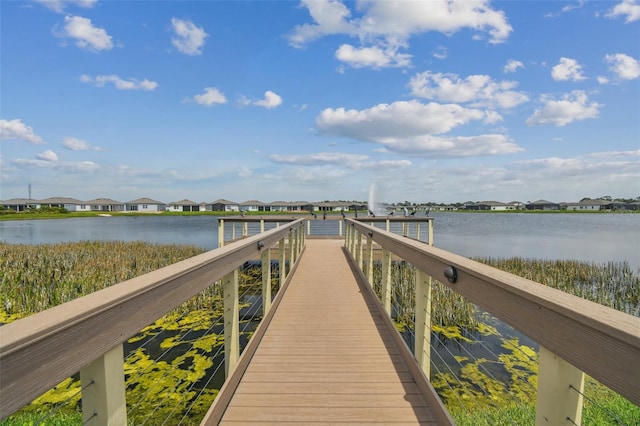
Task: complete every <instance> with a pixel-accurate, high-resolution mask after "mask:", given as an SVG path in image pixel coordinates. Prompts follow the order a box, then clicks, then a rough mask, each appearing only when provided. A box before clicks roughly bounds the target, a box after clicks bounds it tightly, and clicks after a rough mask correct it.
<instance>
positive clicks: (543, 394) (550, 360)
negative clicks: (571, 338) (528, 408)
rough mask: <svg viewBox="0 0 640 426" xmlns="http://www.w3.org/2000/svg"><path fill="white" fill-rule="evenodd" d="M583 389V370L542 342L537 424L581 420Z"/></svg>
mask: <svg viewBox="0 0 640 426" xmlns="http://www.w3.org/2000/svg"><path fill="white" fill-rule="evenodd" d="M572 388H574V389H572ZM583 393H584V373H583V372H582V371H580V370H579V369H577V368H576V367H574V366H573V365H571V364H569V363H568V362H566V361H565V360H563V359H562V358H560V357H559V356H558V355H556V354H554V353H553V352H551V351H550V350H548V349H546V348H544V347H542V346H540V352H539V354H538V399H537V401H536V426H542V425H569V424H577V425H579V424H582V402H583V398H582V394H583ZM569 420H570V421H569Z"/></svg>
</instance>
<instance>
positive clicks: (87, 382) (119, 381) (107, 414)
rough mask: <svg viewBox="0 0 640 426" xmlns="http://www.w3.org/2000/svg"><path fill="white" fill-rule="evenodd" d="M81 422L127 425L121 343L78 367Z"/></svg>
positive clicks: (87, 423) (100, 425) (102, 424)
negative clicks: (89, 362) (82, 366)
mask: <svg viewBox="0 0 640 426" xmlns="http://www.w3.org/2000/svg"><path fill="white" fill-rule="evenodd" d="M80 382H81V387H82V424H85V425H91V426H106V425H126V424H127V403H126V399H125V387H124V355H123V349H122V344H120V345H118V346H116V347H115V348H113V349H111V350H110V351H108V352H106V353H105V354H103V355H102V356H101V357H99V358H98V359H96V360H95V361H93V362H92V363H91V364H89V365H87V366H85V367H84V368H82V369H80Z"/></svg>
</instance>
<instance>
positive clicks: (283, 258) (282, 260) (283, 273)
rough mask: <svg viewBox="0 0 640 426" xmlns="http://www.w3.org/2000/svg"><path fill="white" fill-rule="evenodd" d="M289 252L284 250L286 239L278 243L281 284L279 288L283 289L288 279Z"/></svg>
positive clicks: (279, 283)
mask: <svg viewBox="0 0 640 426" xmlns="http://www.w3.org/2000/svg"><path fill="white" fill-rule="evenodd" d="M286 262H287V252H286V250H285V248H284V238H282V239H281V240H280V241H278V266H279V273H278V275H279V277H280V279H279V282H278V288H279V289H280V288H282V285H283V284H284V280H285V279H286V278H287V263H286Z"/></svg>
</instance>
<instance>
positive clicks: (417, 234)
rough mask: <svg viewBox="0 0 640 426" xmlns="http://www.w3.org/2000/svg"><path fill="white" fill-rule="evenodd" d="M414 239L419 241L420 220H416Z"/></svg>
mask: <svg viewBox="0 0 640 426" xmlns="http://www.w3.org/2000/svg"><path fill="white" fill-rule="evenodd" d="M416 240H418V241H420V222H416Z"/></svg>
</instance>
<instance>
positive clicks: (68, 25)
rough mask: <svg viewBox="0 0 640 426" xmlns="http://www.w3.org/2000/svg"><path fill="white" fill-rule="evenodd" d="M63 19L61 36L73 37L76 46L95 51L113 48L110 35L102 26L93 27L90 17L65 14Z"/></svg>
mask: <svg viewBox="0 0 640 426" xmlns="http://www.w3.org/2000/svg"><path fill="white" fill-rule="evenodd" d="M64 21H65V26H64V33H63V36H65V37H69V38H72V39H75V41H76V46H78V47H80V48H82V49H87V50H92V51H96V52H98V51H100V50H109V49H111V48H113V42H112V41H111V36H110V35H109V34H107V32H106V31H105V30H104V29H103V28H98V27H94V26H93V24H92V23H91V19H87V18H83V17H81V16H65V17H64Z"/></svg>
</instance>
